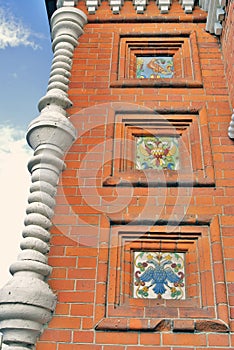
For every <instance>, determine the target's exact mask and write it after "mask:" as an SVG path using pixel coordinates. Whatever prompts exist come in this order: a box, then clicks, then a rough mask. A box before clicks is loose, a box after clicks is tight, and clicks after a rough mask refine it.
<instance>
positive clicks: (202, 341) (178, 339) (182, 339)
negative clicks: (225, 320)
mask: <svg viewBox="0 0 234 350" xmlns="http://www.w3.org/2000/svg"><path fill="white" fill-rule="evenodd" d="M162 342H163V345H173V346H176V345H179V346H183V345H185V346H187V345H191V346H206V345H207V342H206V335H205V334H162Z"/></svg>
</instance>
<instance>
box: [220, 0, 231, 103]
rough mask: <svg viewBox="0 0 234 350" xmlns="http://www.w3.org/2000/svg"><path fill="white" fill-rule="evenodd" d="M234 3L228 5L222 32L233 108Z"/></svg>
mask: <svg viewBox="0 0 234 350" xmlns="http://www.w3.org/2000/svg"><path fill="white" fill-rule="evenodd" d="M233 23H234V3H233V1H232V2H231V1H229V5H228V7H227V14H226V18H225V23H224V30H223V33H222V38H221V41H222V50H223V57H224V62H225V70H226V77H227V81H228V87H229V92H230V98H231V104H232V108H233V107H234V83H233V81H234V69H233V65H234V44H233V37H234V25H233Z"/></svg>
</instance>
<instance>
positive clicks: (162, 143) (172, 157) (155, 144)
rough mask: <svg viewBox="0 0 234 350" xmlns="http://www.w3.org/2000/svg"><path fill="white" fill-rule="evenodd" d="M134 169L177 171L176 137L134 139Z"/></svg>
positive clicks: (177, 149)
mask: <svg viewBox="0 0 234 350" xmlns="http://www.w3.org/2000/svg"><path fill="white" fill-rule="evenodd" d="M136 169H137V170H144V169H157V170H162V169H170V170H178V169H179V146H178V139H177V138H176V137H163V136H162V137H161V136H157V137H155V136H140V137H136Z"/></svg>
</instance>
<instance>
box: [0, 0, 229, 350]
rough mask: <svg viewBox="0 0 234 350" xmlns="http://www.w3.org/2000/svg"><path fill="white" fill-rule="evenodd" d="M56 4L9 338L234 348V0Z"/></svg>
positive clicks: (4, 297)
mask: <svg viewBox="0 0 234 350" xmlns="http://www.w3.org/2000/svg"><path fill="white" fill-rule="evenodd" d="M46 6H47V12H48V17H49V20H50V23H51V36H52V47H53V51H54V58H53V62H52V66H51V76H50V80H49V83H48V89H47V93H46V95H45V96H44V97H43V98H42V99H41V100H40V101H39V110H40V115H39V117H38V118H36V119H35V120H33V121H32V123H31V124H30V125H29V129H28V133H27V140H28V143H29V145H30V146H31V147H32V148H33V149H34V156H33V157H32V159H31V160H30V162H29V170H30V172H31V174H32V184H31V188H30V196H29V200H28V201H29V204H28V206H27V208H26V213H27V216H26V219H25V229H24V231H23V240H22V244H21V253H20V255H19V259H18V261H17V262H15V263H13V264H12V265H11V267H10V269H11V272H12V275H13V277H12V279H11V280H10V281H9V283H7V284H6V286H5V287H4V288H3V289H2V290H1V294H0V330H1V332H2V335H3V337H2V338H3V343H2V350H7V349H9V350H25V349H34V348H36V349H37V350H49V349H50V350H76V349H77V350H78V349H79V350H89V349H90V350H110V349H113V350H135V349H148V350H153V349H154V350H157V349H164V350H176V349H177V350H179V349H184V350H193V349H196V350H201V349H203V348H209V349H220V350H226V349H233V348H234V337H233V331H234V324H233V317H234V314H233V310H234V308H233V304H234V285H233V279H234V259H233V253H234V236H233V225H234V219H233V211H234V209H233V196H234V189H233V186H234V182H233V177H234V159H233V138H234V116H232V109H233V108H234V88H233V81H234V77H233V72H234V70H233V64H234V45H233V34H234V25H233V19H234V2H233V1H230V0H228V1H223V0H200V1H194V0H180V1H179V0H172V1H171V0H158V1H156V2H155V1H146V0H134V1H133V2H131V1H123V0H122V1H121V0H110V1H109V2H107V1H103V2H100V1H98V0H86V2H85V1H70V0H64V1H57V2H56V1H49V0H48V1H46Z"/></svg>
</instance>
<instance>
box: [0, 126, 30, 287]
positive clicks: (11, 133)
mask: <svg viewBox="0 0 234 350" xmlns="http://www.w3.org/2000/svg"><path fill="white" fill-rule="evenodd" d="M30 154H31V151H30V150H29V148H28V147H27V146H26V141H25V137H24V131H22V130H19V129H16V128H13V127H10V126H6V125H0V193H1V204H0V206H1V220H0V232H1V242H2V243H1V245H0V266H1V274H0V287H1V286H2V285H3V284H5V283H6V282H7V280H8V279H9V278H10V274H9V272H8V270H9V266H10V265H11V263H13V262H15V261H16V258H17V255H18V253H19V252H20V248H19V244H20V241H21V232H22V228H23V221H24V218H25V209H26V203H27V197H28V192H29V186H30V175H29V172H28V170H27V162H28V160H29V158H30Z"/></svg>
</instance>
